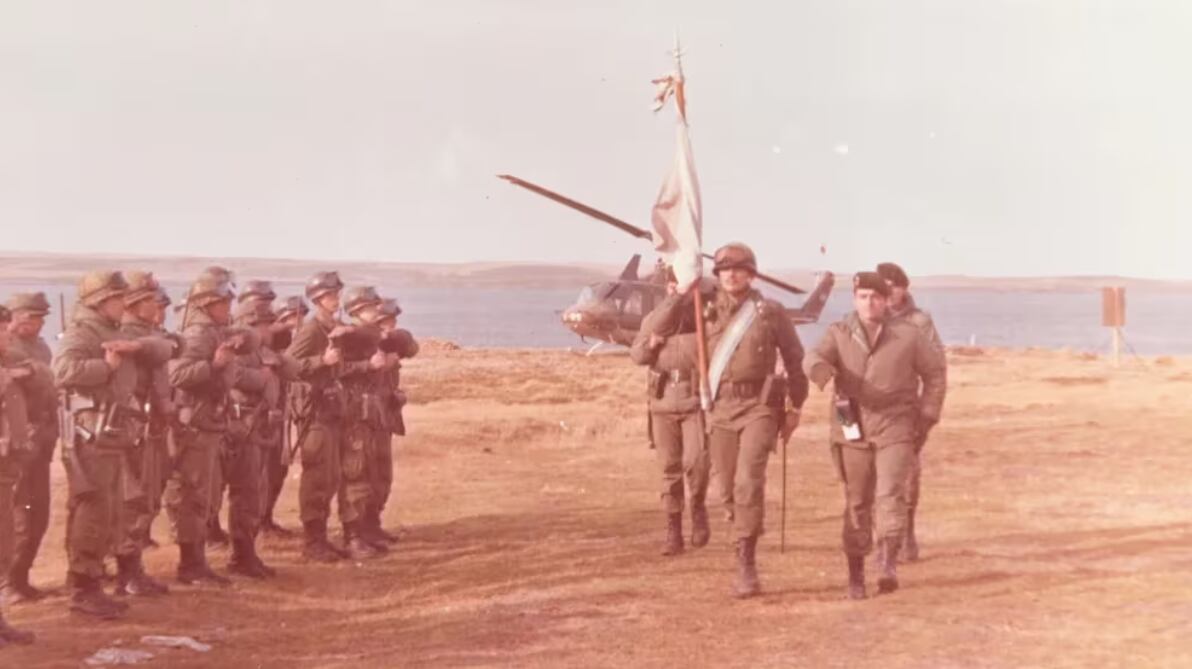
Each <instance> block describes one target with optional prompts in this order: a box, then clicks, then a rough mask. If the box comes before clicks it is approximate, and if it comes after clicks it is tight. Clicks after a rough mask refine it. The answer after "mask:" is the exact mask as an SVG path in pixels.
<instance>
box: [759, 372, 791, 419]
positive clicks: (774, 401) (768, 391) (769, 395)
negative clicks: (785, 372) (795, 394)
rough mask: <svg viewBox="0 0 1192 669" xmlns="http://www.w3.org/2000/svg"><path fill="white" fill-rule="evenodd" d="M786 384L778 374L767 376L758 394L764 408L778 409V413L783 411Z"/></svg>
mask: <svg viewBox="0 0 1192 669" xmlns="http://www.w3.org/2000/svg"><path fill="white" fill-rule="evenodd" d="M786 383H787V381H786V377H785V376H779V375H778V374H771V375H769V376H767V377H766V380H765V381H764V382H762V388H761V392H760V393H758V394H759V395H760V396H761V399H762V402H765V404H766V406H768V407H770V408H773V409H778V410H780V411H781V410H783V409H785V408H786V394H787V386H786Z"/></svg>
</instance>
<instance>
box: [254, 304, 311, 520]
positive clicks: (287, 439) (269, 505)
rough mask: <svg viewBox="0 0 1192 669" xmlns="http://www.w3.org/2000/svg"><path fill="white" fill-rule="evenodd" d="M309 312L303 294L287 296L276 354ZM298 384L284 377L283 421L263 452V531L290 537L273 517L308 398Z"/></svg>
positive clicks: (272, 345)
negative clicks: (300, 414)
mask: <svg viewBox="0 0 1192 669" xmlns="http://www.w3.org/2000/svg"><path fill="white" fill-rule="evenodd" d="M309 312H310V309H309V308H308V307H307V306H306V302H304V301H303V299H302V298H301V297H299V296H291V297H288V298H286V299H285V301H284V302H283V304H282V305H281V306H280V307H279V308H278V309H277V321H276V322H275V323H274V328H273V337H272V339H271V340H270V343H269V346H270V348H271V349H273V351H274V352H275V353H277V354H279V355H282V354H284V353H285V351H286V349H288V348H289V347H290V344H291V343H292V342H293V340H294V332H295V330H297V329H298V326H299V325H300V324H301V322H302V319H303V318H305V317H306V314H308V313H309ZM287 359H288V358H287ZM297 387H298V386H297V385H296V384H294V383H292V381H291V380H289V379H281V394H280V397H279V398H278V406H277V407H275V408H276V409H278V410H280V411H281V412H282V414H283V421H284V424H283V425H282V430H281V433H280V434H278V435H277V440H276V441H275V442H274V443H273V444H271V445H270V446H269V447H268V448H266V449H265V450H263V451H262V452H261V531H263V532H266V533H269V534H273V535H276V536H282V537H284V536H290V535H291V532H290V531H289V530H287V529H285V528H283V527H282V526H281V525H279V524H278V523H277V521H276V520H274V518H273V510H274V508H276V507H277V500H278V498H279V497H281V491H282V488H283V487H284V486H285V483H286V477H287V476H288V475H289V472H290V456H291V452H290V449H291V448H292V443H291V439H292V437H293V436H294V435H295V432H296V430H295V429H294V421H293V418H294V416H295V415H296V413H297V412H296V409H295V407H296V406H301V405H303V404H304V403H305V401H304V400H305V399H306V398H305V397H299V396H298V393H297V392H296V388H297Z"/></svg>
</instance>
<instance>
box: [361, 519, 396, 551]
mask: <svg viewBox="0 0 1192 669" xmlns="http://www.w3.org/2000/svg"><path fill="white" fill-rule="evenodd" d="M365 524H366V525H367V526H368V531H369V532H370V533H371V535H372V537H373V538H375V539H376V540H377V541H380V542H381V543H382V544H384V545H391V544H395V543H397V542H398V541H399V538H398V536H397V535H396V534H391V533H389V532H386V531H385V528H383V527H381V512H380V511H371V512H369V515H368V521H367V522H366V523H365Z"/></svg>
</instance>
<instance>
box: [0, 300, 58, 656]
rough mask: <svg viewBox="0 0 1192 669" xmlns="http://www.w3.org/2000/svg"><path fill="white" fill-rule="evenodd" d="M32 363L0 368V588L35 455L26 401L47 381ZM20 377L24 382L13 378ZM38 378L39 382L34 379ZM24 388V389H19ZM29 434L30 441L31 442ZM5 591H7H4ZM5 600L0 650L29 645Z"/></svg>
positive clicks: (1, 354) (3, 314) (2, 353)
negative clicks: (7, 614) (21, 487)
mask: <svg viewBox="0 0 1192 669" xmlns="http://www.w3.org/2000/svg"><path fill="white" fill-rule="evenodd" d="M9 319H10V313H9V311H8V309H6V308H5V307H2V306H0V329H4V328H6V327H7V326H8V322H9ZM8 341H9V336H8V333H7V332H0V359H3V360H9V357H8V354H9V350H8V347H7V344H8ZM38 365H40V363H36V362H24V363H20V366H19V367H9V363H7V362H6V363H5V364H4V365H0V586H3V585H4V583H3V581H6V580H7V579H8V576H9V574H10V573H11V571H10V568H11V564H12V562H13V557H14V546H15V544H16V537H15V536H14V534H15V533H14V529H13V518H14V512H15V509H14V506H15V494H16V488H17V482H18V480H19V479H20V478H21V476H22V475H23V473H24V471H25V470H26V467H27V463H28V461H30V460H33V459H34V458H35V457H36V456H37V455H38V454H37V446H36V444H35V443H34V439H36V434H37V432H36V427H34V429H32V430H31V429H30V427H31V426H30V424H29V414H28V408H29V405H28V402H27V401H26V400H27V398H29V397H38V396H39V394H40V393H41V392H42V390H41V389H39V387H38V386H39V385H42V384H44V383H45V381H46V380H47V379H46V377H45V371H44V369H42V370H36V369H35V367H37V366H38ZM17 374H20V375H21V376H23V377H24V379H25V380H24V381H18V380H17V379H16V378H14V376H15V375H17ZM38 376H40V377H41V378H38ZM22 386H24V387H22ZM31 433H32V436H33V439H31V438H30V437H31ZM6 589H7V588H6ZM6 600H7V597H0V647H3V646H5V645H7V644H9V643H32V642H33V635H32V634H30V633H29V632H24V631H21V630H18V629H16V628H13V627H10V626H9V624H8V622H7V621H5V620H4V606H5V605H6V604H7V601H6Z"/></svg>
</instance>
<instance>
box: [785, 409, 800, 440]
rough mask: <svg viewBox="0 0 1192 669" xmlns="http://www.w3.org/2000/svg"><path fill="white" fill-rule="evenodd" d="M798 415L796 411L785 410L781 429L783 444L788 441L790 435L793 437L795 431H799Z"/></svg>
mask: <svg viewBox="0 0 1192 669" xmlns="http://www.w3.org/2000/svg"><path fill="white" fill-rule="evenodd" d="M800 415H801V414H800V412H799V410H798V409H787V410H786V417H785V418H784V419H783V421H782V428H781V432H782V441H783V443H786V442H788V441H790V440H791V435H793V434H794V433H795V430H797V429H799V417H800Z"/></svg>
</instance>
